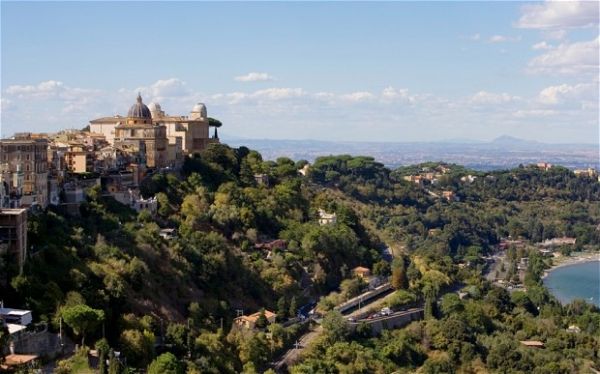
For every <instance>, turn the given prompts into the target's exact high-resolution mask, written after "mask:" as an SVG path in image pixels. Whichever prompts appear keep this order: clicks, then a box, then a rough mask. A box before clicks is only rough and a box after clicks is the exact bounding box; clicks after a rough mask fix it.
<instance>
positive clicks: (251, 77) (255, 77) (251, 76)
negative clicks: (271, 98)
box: [234, 72, 275, 82]
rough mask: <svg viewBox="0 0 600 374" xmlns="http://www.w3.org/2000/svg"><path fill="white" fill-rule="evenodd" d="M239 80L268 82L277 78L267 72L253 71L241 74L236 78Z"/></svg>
mask: <svg viewBox="0 0 600 374" xmlns="http://www.w3.org/2000/svg"><path fill="white" fill-rule="evenodd" d="M234 79H235V80H236V81H238V82H266V81H272V80H275V78H273V77H272V76H270V75H269V74H267V73H257V72H252V73H248V74H246V75H240V76H237V77H235V78H234Z"/></svg>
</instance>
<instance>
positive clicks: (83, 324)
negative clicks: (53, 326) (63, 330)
mask: <svg viewBox="0 0 600 374" xmlns="http://www.w3.org/2000/svg"><path fill="white" fill-rule="evenodd" d="M61 314H62V318H63V319H64V321H65V323H66V324H67V325H69V327H71V328H72V329H73V332H75V334H77V335H81V346H84V345H85V335H86V334H87V333H89V332H93V331H94V330H95V329H96V328H97V327H98V325H99V324H100V323H102V322H103V321H104V311H102V310H98V309H93V308H91V307H89V306H87V305H85V304H80V305H74V306H72V307H67V308H64V309H63V310H62V312H61Z"/></svg>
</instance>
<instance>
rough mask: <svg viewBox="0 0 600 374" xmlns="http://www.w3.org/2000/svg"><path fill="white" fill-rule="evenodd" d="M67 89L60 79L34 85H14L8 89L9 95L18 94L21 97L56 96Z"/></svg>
mask: <svg viewBox="0 0 600 374" xmlns="http://www.w3.org/2000/svg"><path fill="white" fill-rule="evenodd" d="M64 89H65V86H64V84H63V82H60V81H54V80H49V81H44V82H40V83H39V84H38V85H36V86H32V85H13V86H9V87H8V88H7V89H6V93H8V94H9V95H17V96H19V97H50V96H56V95H58V94H59V93H60V92H61V91H63V90H64Z"/></svg>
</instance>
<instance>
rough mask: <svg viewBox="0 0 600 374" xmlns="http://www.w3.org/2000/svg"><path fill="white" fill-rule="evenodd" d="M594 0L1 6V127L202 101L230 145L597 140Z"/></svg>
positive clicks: (53, 125) (6, 132) (182, 109)
mask: <svg viewBox="0 0 600 374" xmlns="http://www.w3.org/2000/svg"><path fill="white" fill-rule="evenodd" d="M598 4H599V3H598V2H596V1H589V2H557V1H546V2H351V3H348V2H303V3H298V2H255V3H240V2H237V3H226V2H225V3H224V2H220V3H213V2H168V3H167V2H142V1H136V2H23V1H19V2H10V1H4V0H3V1H1V2H0V7H1V9H0V10H1V15H0V17H1V57H0V62H1V74H0V79H1V84H0V86H1V91H0V92H1V100H2V112H1V128H0V135H1V136H2V137H7V136H11V135H12V134H13V133H15V132H21V131H32V132H50V131H57V130H60V129H65V128H82V127H84V126H86V125H87V124H88V122H89V121H90V120H92V119H95V118H98V117H104V116H112V115H115V114H121V115H126V113H127V110H128V108H129V107H130V106H131V105H132V104H133V103H134V102H135V98H136V96H137V93H138V92H140V93H141V95H142V97H143V99H144V102H145V103H147V104H149V103H150V102H158V103H160V105H161V107H162V109H163V110H164V111H165V112H166V113H167V114H170V115H187V114H189V112H190V110H191V108H192V107H193V106H194V104H196V103H197V102H203V103H205V104H206V106H207V108H208V114H209V116H211V117H215V118H218V119H219V120H221V121H222V122H223V127H222V128H221V129H220V132H221V133H226V134H227V135H229V136H232V137H233V136H235V137H241V138H261V139H262V138H265V139H319V140H334V141H394V142H405V141H406V142H412V141H441V140H457V139H471V140H483V141H487V140H491V139H494V138H496V137H498V136H502V135H510V136H515V137H519V138H523V139H530V140H537V141H542V142H548V143H598V142H599V109H598V101H599V100H598V88H599V70H598V69H599V44H600V41H599V36H598V35H599V9H598Z"/></svg>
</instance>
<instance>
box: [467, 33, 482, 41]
mask: <svg viewBox="0 0 600 374" xmlns="http://www.w3.org/2000/svg"><path fill="white" fill-rule="evenodd" d="M469 39H471V40H474V41H478V40H480V39H481V35H480V34H473V35H471V36H470V37H469Z"/></svg>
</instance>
